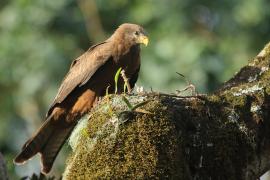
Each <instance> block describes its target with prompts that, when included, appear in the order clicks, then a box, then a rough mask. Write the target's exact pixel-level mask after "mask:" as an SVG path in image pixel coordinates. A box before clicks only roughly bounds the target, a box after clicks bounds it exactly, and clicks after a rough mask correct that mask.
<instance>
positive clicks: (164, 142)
mask: <svg viewBox="0 0 270 180" xmlns="http://www.w3.org/2000/svg"><path fill="white" fill-rule="evenodd" d="M103 105H105V104H101V105H100V106H99V108H100V109H102V108H103V107H102V106H103ZM122 105H123V104H122ZM122 105H120V106H119V104H118V109H117V108H116V107H115V106H114V107H113V108H114V110H115V114H119V113H120V112H118V111H119V109H123V107H122ZM143 108H144V109H145V110H147V111H149V112H151V113H136V112H126V115H125V116H120V117H111V116H109V115H108V114H106V113H104V112H103V111H101V110H100V109H97V110H95V113H94V114H92V116H91V118H90V119H89V121H88V124H87V127H88V132H89V133H88V134H89V136H88V137H82V138H81V139H80V142H79V146H78V149H77V150H76V151H75V152H74V154H72V155H71V157H70V158H69V160H68V163H67V164H68V167H67V168H66V172H65V174H64V178H65V179H85V178H88V179H98V178H100V177H103V178H105V179H126V178H138V179H147V178H165V177H175V178H177V177H185V176H186V175H185V173H186V172H185V171H186V168H184V165H183V164H184V162H179V161H180V159H182V158H181V155H182V153H181V149H180V147H179V142H178V141H179V136H178V133H177V131H176V128H175V123H174V121H173V118H172V117H171V116H168V114H169V113H170V112H168V111H167V110H166V109H164V108H163V106H162V105H161V104H160V102H159V101H157V100H153V101H151V102H149V103H147V104H146V105H145V106H144V107H143ZM124 109H125V108H124ZM123 117H125V118H128V119H126V120H125V121H123V119H122V118H123ZM129 117H132V118H130V119H129ZM123 122H124V123H123Z"/></svg>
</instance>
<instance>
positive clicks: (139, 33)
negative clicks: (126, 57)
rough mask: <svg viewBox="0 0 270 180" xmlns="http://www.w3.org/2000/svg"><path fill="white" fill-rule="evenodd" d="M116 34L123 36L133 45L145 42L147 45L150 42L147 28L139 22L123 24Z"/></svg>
mask: <svg viewBox="0 0 270 180" xmlns="http://www.w3.org/2000/svg"><path fill="white" fill-rule="evenodd" d="M115 34H117V35H119V36H121V38H122V39H123V40H124V41H125V42H129V43H131V45H135V44H144V45H145V46H147V45H148V42H149V39H148V37H147V35H146V32H145V30H144V29H143V28H142V27H141V26H139V25H137V24H130V23H125V24H122V25H121V26H119V28H118V29H117V30H116V31H115Z"/></svg>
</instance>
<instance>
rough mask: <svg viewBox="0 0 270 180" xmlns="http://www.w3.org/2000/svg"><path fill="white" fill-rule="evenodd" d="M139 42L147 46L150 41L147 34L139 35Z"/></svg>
mask: <svg viewBox="0 0 270 180" xmlns="http://www.w3.org/2000/svg"><path fill="white" fill-rule="evenodd" d="M139 43H141V44H144V45H145V46H147V45H148V43H149V39H148V37H147V36H145V35H141V36H140V37H139Z"/></svg>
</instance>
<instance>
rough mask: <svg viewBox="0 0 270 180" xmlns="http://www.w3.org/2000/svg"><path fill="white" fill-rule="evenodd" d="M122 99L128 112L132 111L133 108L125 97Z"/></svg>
mask: <svg viewBox="0 0 270 180" xmlns="http://www.w3.org/2000/svg"><path fill="white" fill-rule="evenodd" d="M122 99H123V101H124V102H125V103H126V105H127V106H128V108H129V109H130V110H132V109H133V106H132V105H131V104H130V102H129V100H128V99H127V98H126V97H125V96H122Z"/></svg>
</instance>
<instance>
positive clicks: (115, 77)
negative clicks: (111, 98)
mask: <svg viewBox="0 0 270 180" xmlns="http://www.w3.org/2000/svg"><path fill="white" fill-rule="evenodd" d="M121 70H122V68H121V67H120V68H119V69H118V70H117V72H116V73H115V76H114V82H115V88H114V89H115V91H114V93H115V94H116V93H117V90H118V89H117V84H118V79H119V76H120V73H121Z"/></svg>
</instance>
